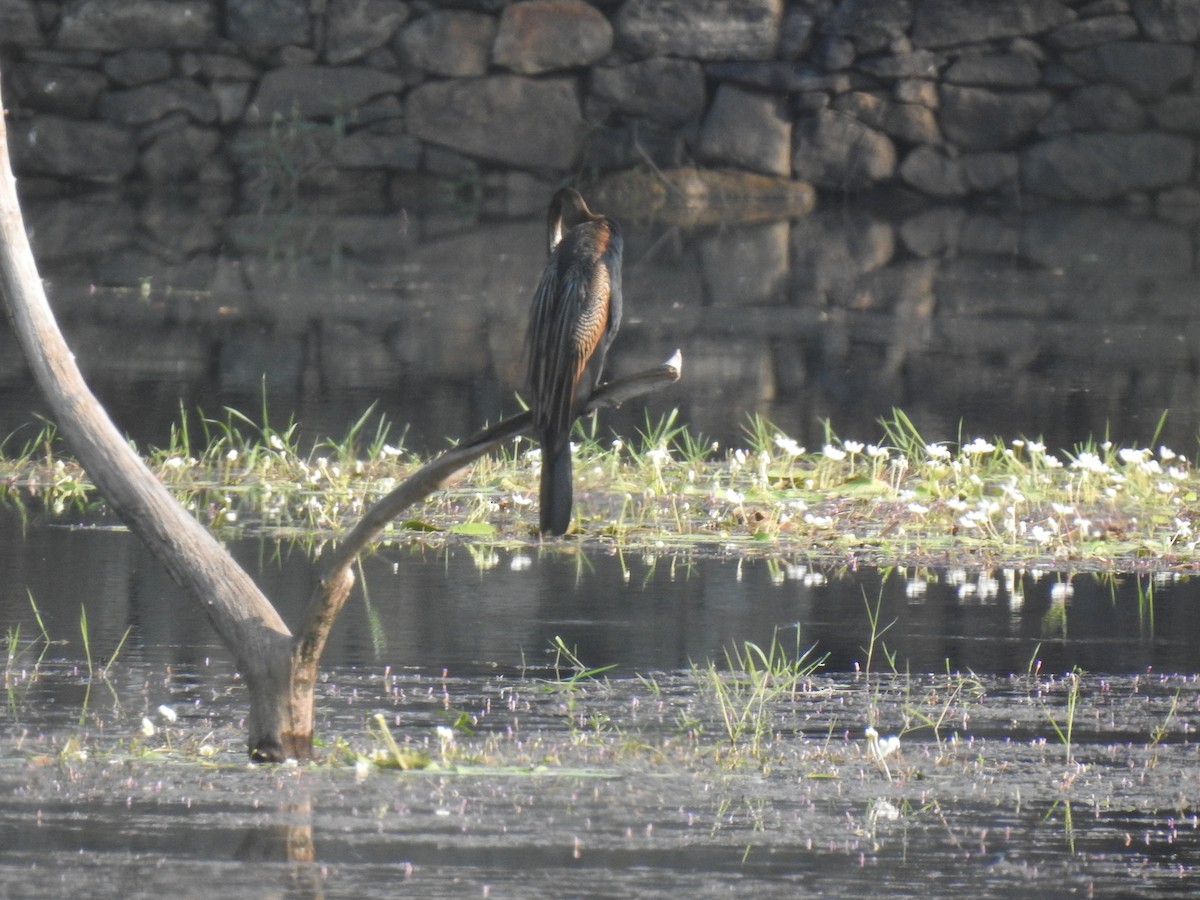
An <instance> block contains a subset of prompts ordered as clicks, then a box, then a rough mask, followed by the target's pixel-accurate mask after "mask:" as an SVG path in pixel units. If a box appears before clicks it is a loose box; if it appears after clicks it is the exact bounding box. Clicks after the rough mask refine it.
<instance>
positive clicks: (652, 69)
mask: <svg viewBox="0 0 1200 900" xmlns="http://www.w3.org/2000/svg"><path fill="white" fill-rule="evenodd" d="M591 93H592V96H594V97H598V98H600V99H602V100H605V101H607V102H608V103H610V104H612V107H613V109H615V110H617V111H618V112H622V113H628V114H630V115H635V116H646V117H648V118H651V119H657V120H658V121H660V122H672V123H679V122H688V121H691V120H692V119H696V118H699V116H700V114H701V113H702V112H704V102H705V99H706V97H705V86H704V69H703V68H701V66H700V64H699V63H696V62H692V61H690V60H683V59H668V58H665V57H658V58H655V59H647V60H644V61H642V62H635V63H630V64H628V65H624V66H613V67H611V68H609V67H603V68H598V69H594V70H593V71H592V78H591Z"/></svg>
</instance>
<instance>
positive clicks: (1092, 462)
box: [1071, 450, 1109, 474]
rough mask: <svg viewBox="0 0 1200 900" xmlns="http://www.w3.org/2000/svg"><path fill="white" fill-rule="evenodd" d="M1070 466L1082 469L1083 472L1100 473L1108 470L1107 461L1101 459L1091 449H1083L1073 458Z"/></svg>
mask: <svg viewBox="0 0 1200 900" xmlns="http://www.w3.org/2000/svg"><path fill="white" fill-rule="evenodd" d="M1071 468H1072V469H1082V470H1083V471H1085V472H1095V473H1097V474H1102V473H1104V472H1107V471H1108V470H1109V469H1108V463H1106V462H1105V461H1104V460H1102V459H1101V458H1100V457H1099V456H1097V455H1096V454H1095V453H1093V452H1092V451H1091V450H1084V451H1083V452H1081V453H1080V454H1079V456H1077V457H1076V458H1075V461H1074V462H1073V463H1071Z"/></svg>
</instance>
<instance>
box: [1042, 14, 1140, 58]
mask: <svg viewBox="0 0 1200 900" xmlns="http://www.w3.org/2000/svg"><path fill="white" fill-rule="evenodd" d="M1137 33H1138V26H1137V22H1135V21H1134V20H1133V18H1132V17H1131V16H1126V15H1114V16H1095V17H1093V18H1090V19H1080V20H1079V21H1078V22H1069V23H1067V24H1066V25H1063V26H1062V27H1061V28H1056V29H1054V31H1052V32H1051V33H1050V35H1049V36H1048V38H1047V40H1048V41H1049V42H1050V44H1051V45H1052V46H1054V47H1058V48H1059V49H1061V50H1079V49H1080V48H1082V47H1094V46H1095V45H1096V44H1106V43H1108V42H1109V41H1126V40H1129V39H1130V38H1132V37H1136V36H1137Z"/></svg>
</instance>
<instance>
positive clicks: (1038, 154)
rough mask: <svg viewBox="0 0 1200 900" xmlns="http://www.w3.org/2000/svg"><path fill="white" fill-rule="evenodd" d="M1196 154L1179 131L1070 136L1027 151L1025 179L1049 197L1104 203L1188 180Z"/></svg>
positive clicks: (1024, 182)
mask: <svg viewBox="0 0 1200 900" xmlns="http://www.w3.org/2000/svg"><path fill="white" fill-rule="evenodd" d="M1195 155H1196V151H1195V146H1194V144H1193V142H1192V141H1191V140H1189V139H1187V138H1183V137H1179V136H1177V135H1167V134H1160V133H1155V132H1149V133H1144V134H1099V133H1095V134H1071V135H1065V136H1063V137H1059V138H1051V139H1050V140H1047V141H1044V142H1042V143H1040V144H1035V145H1034V146H1032V147H1029V148H1028V149H1026V150H1024V151H1022V153H1021V182H1022V185H1023V186H1024V188H1025V189H1026V190H1028V191H1031V192H1032V193H1035V194H1040V195H1042V196H1044V197H1052V198H1055V199H1058V200H1088V201H1096V202H1099V201H1104V200H1111V199H1113V198H1115V197H1120V196H1122V195H1123V194H1126V193H1129V192H1131V191H1145V190H1154V189H1156V188H1165V187H1172V186H1175V185H1178V184H1183V183H1185V182H1187V181H1188V180H1189V179H1190V178H1191V176H1192V174H1193V171H1194V165H1195Z"/></svg>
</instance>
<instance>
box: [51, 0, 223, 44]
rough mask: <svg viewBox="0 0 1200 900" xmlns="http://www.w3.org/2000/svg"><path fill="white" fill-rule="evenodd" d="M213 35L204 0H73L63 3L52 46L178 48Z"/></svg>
mask: <svg viewBox="0 0 1200 900" xmlns="http://www.w3.org/2000/svg"><path fill="white" fill-rule="evenodd" d="M215 39H216V17H215V14H214V7H213V5H212V4H211V3H207V2H204V0H73V2H68V3H66V4H64V6H63V11H62V22H61V24H60V25H59V28H58V35H57V38H56V39H55V46H58V47H75V48H80V49H86V50H127V49H131V48H132V49H163V48H170V49H178V48H184V47H190V48H200V47H206V46H208V45H210V44H211V43H213V42H214V41H215Z"/></svg>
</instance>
